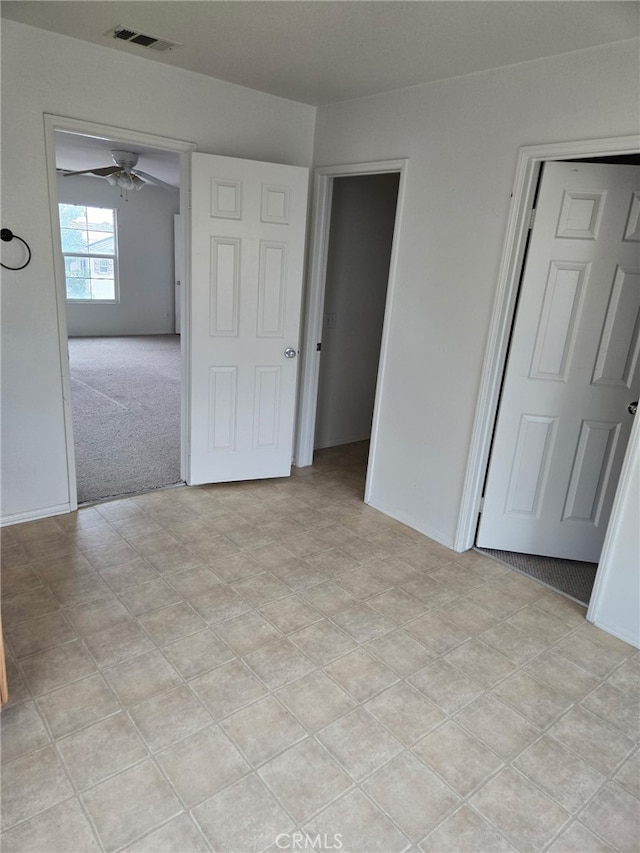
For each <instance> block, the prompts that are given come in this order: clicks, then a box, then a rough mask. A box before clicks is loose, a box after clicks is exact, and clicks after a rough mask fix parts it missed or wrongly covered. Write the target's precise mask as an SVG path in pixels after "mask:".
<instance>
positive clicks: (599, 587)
mask: <svg viewBox="0 0 640 853" xmlns="http://www.w3.org/2000/svg"><path fill="white" fill-rule="evenodd" d="M638 465H640V419H639V418H638V416H637V415H636V417H635V418H634V423H633V426H632V428H631V435H630V436H629V443H628V445H627V452H626V454H625V458H624V462H623V463H622V469H621V471H620V479H619V481H618V488H617V490H616V496H615V499H614V502H613V508H612V510H611V519H610V521H609V526H608V527H607V532H606V535H605V538H604V543H603V546H602V553H601V555H600V562H599V563H598V571H597V573H596V579H595V583H594V585H593V591H592V593H591V599H590V601H589V609H588V611H587V619H588V620H589V622H593V623H594V625H597V627H598V628H602V630H603V631H607V632H608V633H609V634H613V635H614V636H616V637H619V639H621V640H624V641H625V642H626V643H630V644H631V645H632V646H635V647H636V648H640V637H638V636H632V635H631V634H630V633H629V632H626V631H622V632H621V631H620V629H619V628H616V627H613V628H612V627H610V626H609V625H607V624H606V623H605V622H602V621H601V619H600V611H601V608H602V602H603V600H604V598H605V594H606V587H607V583H608V581H609V579H610V577H611V572H613V571H614V570H615V568H616V566H615V563H614V561H615V559H616V554H615V544H616V540H617V537H618V533H619V530H620V526H621V523H622V518H623V512H624V510H625V509H626V506H627V501H628V500H629V499H630V493H631V489H632V479H633V475H634V473H635V471H636V469H637V467H638ZM639 556H640V555H639Z"/></svg>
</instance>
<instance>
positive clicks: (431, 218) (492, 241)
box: [314, 40, 639, 546]
mask: <svg viewBox="0 0 640 853" xmlns="http://www.w3.org/2000/svg"><path fill="white" fill-rule="evenodd" d="M638 60H639V52H638V41H637V40H631V41H628V42H622V43H618V44H615V45H609V46H605V47H598V48H594V49H590V50H584V51H577V52H575V53H571V54H566V55H562V56H556V57H551V58H549V59H545V60H541V61H536V62H529V63H524V64H521V65H517V66H513V67H509V68H503V69H498V70H495V71H491V72H486V73H482V74H476V75H470V76H467V77H460V78H455V79H451V80H445V81H443V82H439V83H433V84H428V85H423V86H415V87H413V88H410V89H404V90H402V91H397V92H392V93H389V94H385V95H379V96H375V97H370V98H363V99H360V100H357V101H350V102H348V103H344V104H335V105H332V106H326V107H321V108H319V110H318V118H317V125H316V141H315V149H314V161H315V164H316V165H317V166H329V165H334V164H344V163H362V162H369V161H377V160H389V159H398V158H402V157H407V158H408V159H409V164H408V171H407V181H406V197H405V202H404V205H403V209H402V211H401V212H400V215H401V216H402V220H401V230H400V235H399V241H398V264H397V277H396V290H395V294H394V300H393V305H392V308H391V315H390V326H389V332H390V336H389V347H388V353H387V361H386V366H385V370H384V373H383V375H382V377H381V381H382V383H383V384H382V396H381V403H380V411H379V418H380V427H379V431H378V444H377V450H378V452H377V455H376V465H375V477H374V480H373V484H372V492H371V501H372V503H373V505H374V506H376V507H378V508H379V509H381V510H383V511H385V512H387V513H389V514H390V515H393V516H395V517H396V518H399V519H401V520H403V521H405V522H406V523H408V524H410V525H411V526H412V527H415V528H416V529H418V530H421V531H423V532H424V533H427V534H428V535H431V536H433V537H434V538H435V539H437V540H439V541H440V542H443V543H445V544H447V545H450V546H451V545H452V544H453V541H454V536H455V531H456V526H457V521H458V517H459V512H460V503H461V499H462V491H463V482H464V476H465V469H466V465H467V460H468V456H469V447H470V438H471V431H472V425H473V420H474V414H475V407H476V401H477V396H478V389H479V383H480V376H481V370H482V364H483V359H484V353H485V347H486V343H487V336H488V331H489V323H490V318H491V314H492V308H493V301H494V296H495V291H496V283H497V273H498V267H499V263H500V257H501V252H502V246H503V240H504V235H505V227H506V222H507V215H508V211H509V205H510V193H511V190H512V187H513V181H514V173H515V165H516V160H517V155H518V149H519V148H520V147H521V146H523V145H534V144H537V143H550V142H561V141H570V140H579V139H589V138H597V137H609V136H622V135H626V134H631V133H637V132H638V127H639V123H638V104H639V97H638Z"/></svg>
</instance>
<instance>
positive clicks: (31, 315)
mask: <svg viewBox="0 0 640 853" xmlns="http://www.w3.org/2000/svg"><path fill="white" fill-rule="evenodd" d="M45 112H46V113H53V114H55V115H60V116H66V117H72V118H77V119H83V120H86V121H91V122H101V123H105V124H110V125H114V126H116V127H123V128H128V129H133V130H136V131H142V132H145V133H151V134H158V135H162V136H166V137H170V138H175V139H183V140H187V141H191V142H194V143H196V145H197V146H198V149H199V150H200V151H204V152H207V153H215V154H224V155H233V156H236V157H247V158H253V159H257V160H270V161H273V162H279V163H290V164H292V165H299V166H308V165H309V164H310V161H311V157H312V150H313V130H314V121H315V109H313V108H311V107H307V106H304V105H301V104H298V103H293V102H291V101H286V100H284V99H282V98H275V97H272V96H270V95H265V94H262V93H260V92H254V91H251V90H249V89H245V88H242V87H240V86H234V85H232V84H229V83H224V82H221V81H216V80H212V79H210V78H208V77H204V76H202V75H199V74H193V73H190V72H187V71H181V70H179V69H174V68H170V67H168V66H165V65H163V64H162V63H160V62H155V61H152V60H146V59H141V58H139V57H132V56H127V55H126V54H121V53H119V54H117V55H116V54H114V52H113V51H112V50H110V49H109V48H102V47H98V46H95V45H90V44H88V43H85V42H82V41H78V40H75V39H70V38H67V37H66V36H60V35H57V34H55V33H49V32H45V31H44V30H39V29H36V28H34V27H27V26H24V25H22V24H16V23H14V22H12V21H4V20H3V22H2V201H3V221H2V226H3V228H11V230H12V231H14V232H15V233H16V234H19V235H20V236H21V237H24V238H25V239H26V240H27V241H28V242H29V243H30V244H31V248H32V250H33V260H32V262H31V264H30V265H29V267H27V269H25V270H23V271H21V272H13V273H8V272H5V271H3V277H2V278H3V281H2V323H3V335H2V371H3V373H2V394H3V406H2V466H3V468H2V488H3V504H2V516H3V520H4V521H17V520H19V519H21V518H28V517H32V516H34V515H39V514H47V513H53V512H55V511H64V509H65V508H66V507H68V503H69V484H68V477H67V459H66V441H65V435H64V419H63V409H62V386H61V363H60V351H59V340H58V323H57V318H56V310H57V308H56V300H55V289H54V276H53V268H54V266H53V264H54V262H53V244H52V236H51V222H50V216H49V196H48V189H47V172H46V162H45V145H44V122H43V113H45ZM143 192H144V191H143Z"/></svg>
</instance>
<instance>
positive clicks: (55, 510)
mask: <svg viewBox="0 0 640 853" xmlns="http://www.w3.org/2000/svg"><path fill="white" fill-rule="evenodd" d="M74 509H77V507H72V506H71V504H56V505H55V506H45V507H43V508H42V509H34V510H29V512H15V513H13V515H5V516H3V517H2V519H0V527H8V526H9V525H11V524H24V523H25V522H26V521H38V520H39V519H41V518H50V517H51V516H52V515H63V514H65V513H69V512H73V510H74Z"/></svg>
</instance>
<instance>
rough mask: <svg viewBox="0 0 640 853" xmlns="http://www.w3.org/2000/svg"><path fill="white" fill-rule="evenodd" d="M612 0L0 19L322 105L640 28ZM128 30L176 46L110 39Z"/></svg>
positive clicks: (114, 1) (111, 11) (5, 11)
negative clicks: (161, 49) (119, 29)
mask: <svg viewBox="0 0 640 853" xmlns="http://www.w3.org/2000/svg"><path fill="white" fill-rule="evenodd" d="M639 9H640V6H639V4H638V3H637V2H635V0H634V2H617V0H601V1H600V0H588V2H582V0H568V2H565V1H564V0H550V2H549V0H533V1H531V0H491V2H485V0H446V2H440V0H412V2H404V0H390V2H387V1H386V0H377V2H369V1H368V0H355V2H353V0H329V2H327V1H326V0H321V2H315V0H291V2H280V0H260V2H253V0H233V2H227V0H195V1H194V0H174V2H156V0H142V2H140V1H139V0H138V1H136V0H134V2H120V0H88V2H87V0H66V2H57V0H46V2H43V1H42V0H36V2H32V0H4V2H2V16H3V17H5V18H9V19H12V20H15V21H21V22H22V23H25V24H30V25H32V26H36V27H41V28H43V29H47V30H53V31H55V32H58V33H63V34H66V35H68V36H72V37H74V38H79V39H84V40H86V41H89V42H94V43H95V44H100V45H103V46H105V47H110V48H113V50H122V51H125V52H127V53H132V54H134V55H137V56H141V57H145V58H147V59H150V60H152V61H156V62H163V63H166V64H168V65H174V66H177V67H180V68H185V69H188V70H191V71H196V72H199V73H201V74H206V75H209V76H211V77H216V78H218V79H221V80H227V81H229V82H232V83H237V84H240V85H242V86H248V87H250V88H252V89H257V90H259V91H263V92H270V93H271V94H274V95H279V96H281V97H284V98H290V99H292V100H295V101H301V102H303V103H307V104H312V105H320V104H328V103H333V102H337V101H344V100H348V99H350V98H358V97H362V96H366V95H371V94H375V93H378V92H385V91H390V90H393V89H398V88H402V87H405V86H412V85H415V84H418V83H425V82H429V81H434V80H441V79H444V78H447V77H454V76H459V75H462V74H469V73H473V72H477V71H483V70H486V69H489V68H496V67H499V66H506V65H511V64H514V63H518V62H524V61H527V60H531V59H540V58H543V57H545V56H551V55H553V54H558V53H566V52H569V51H573V50H579V49H581V48H586V47H591V46H594V45H598V44H605V43H609V42H616V41H621V40H624V39H628V38H633V37H635V36H637V35H638V33H639ZM117 25H125V26H127V27H130V28H132V29H137V30H139V31H141V32H143V33H147V34H149V35H153V36H160V37H163V38H167V39H170V40H173V41H178V42H182V44H183V46H182V47H178V48H176V49H174V50H172V51H170V52H167V53H158V52H156V51H153V50H150V49H148V48H144V47H140V46H138V45H133V44H128V43H126V42H122V41H117V40H115V39H113V38H112V37H111V36H110V35H109V34H108V32H109V30H113V28H114V27H115V26H117Z"/></svg>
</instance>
